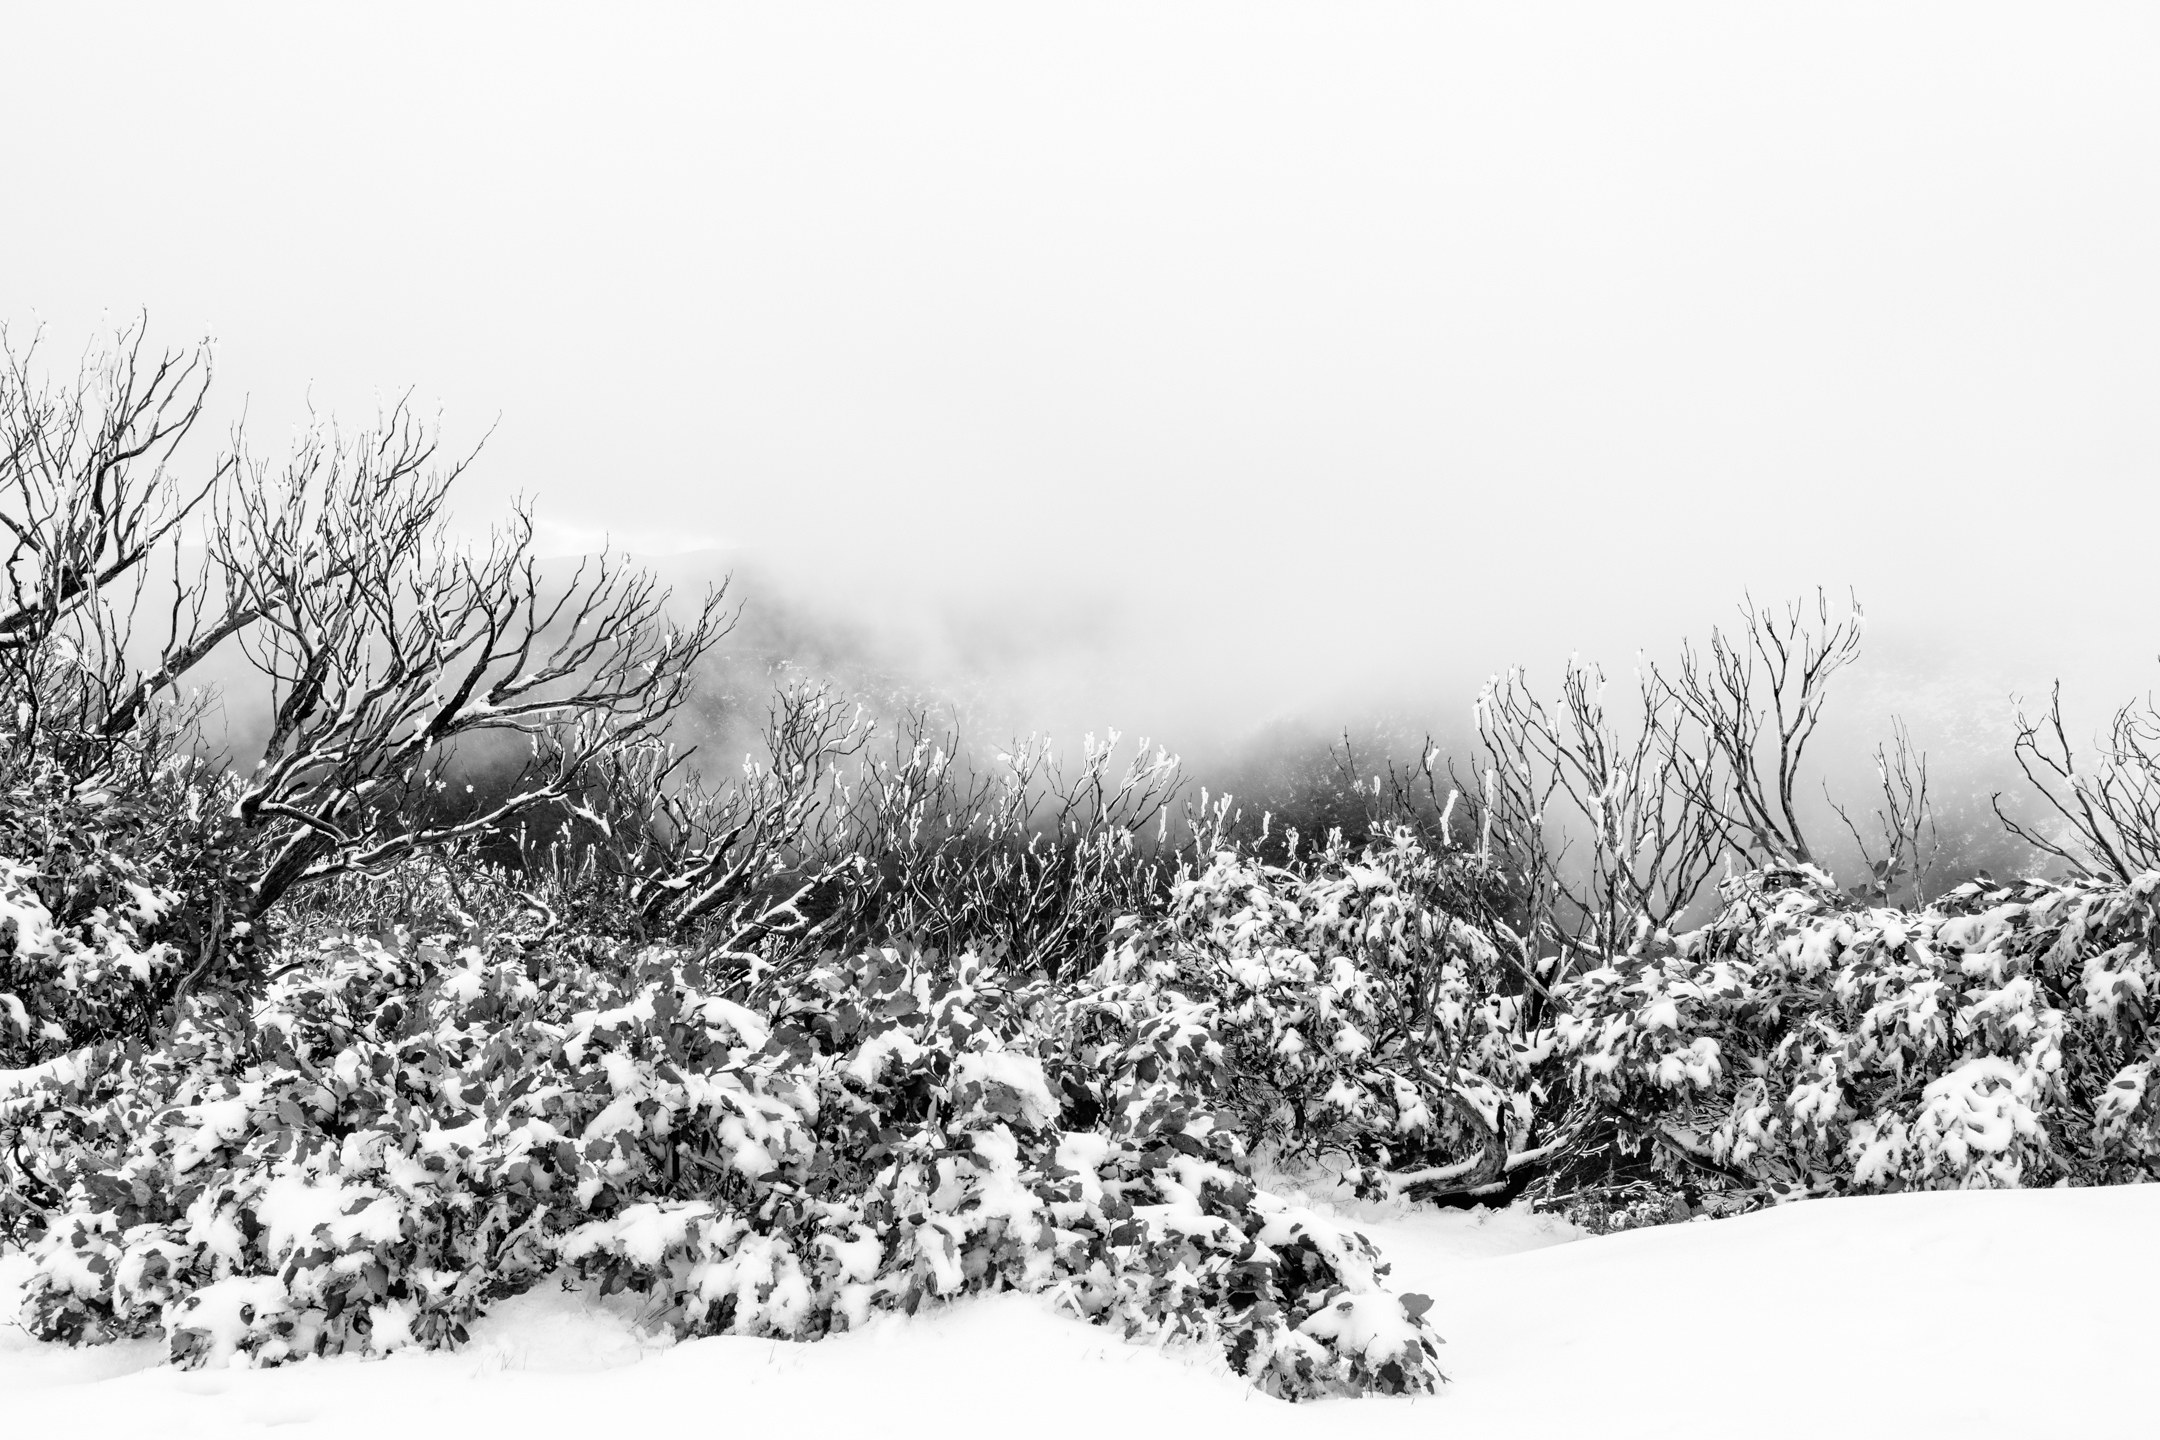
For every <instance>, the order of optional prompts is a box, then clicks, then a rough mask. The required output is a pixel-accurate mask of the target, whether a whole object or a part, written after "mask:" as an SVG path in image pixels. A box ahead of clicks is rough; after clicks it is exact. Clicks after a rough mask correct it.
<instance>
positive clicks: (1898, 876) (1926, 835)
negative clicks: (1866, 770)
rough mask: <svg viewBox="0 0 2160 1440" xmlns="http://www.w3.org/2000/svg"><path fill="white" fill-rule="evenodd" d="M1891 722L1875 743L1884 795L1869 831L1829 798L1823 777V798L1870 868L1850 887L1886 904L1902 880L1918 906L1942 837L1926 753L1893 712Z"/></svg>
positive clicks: (1856, 893) (1858, 895) (1865, 897)
mask: <svg viewBox="0 0 2160 1440" xmlns="http://www.w3.org/2000/svg"><path fill="white" fill-rule="evenodd" d="M1890 726H1891V739H1890V743H1889V744H1887V745H1878V746H1876V747H1875V776H1876V781H1877V784H1878V786H1879V787H1880V794H1881V797H1882V801H1881V803H1880V804H1879V805H1877V806H1876V808H1875V814H1874V816H1873V820H1874V824H1873V826H1872V827H1871V829H1872V835H1871V834H1870V833H1868V829H1867V828H1864V827H1863V826H1862V825H1861V823H1860V822H1859V821H1856V820H1855V819H1854V818H1853V816H1852V814H1851V812H1850V811H1848V810H1847V809H1846V808H1845V806H1843V805H1841V804H1839V803H1838V802H1837V801H1836V800H1834V799H1831V797H1830V787H1829V785H1828V784H1827V783H1826V784H1825V785H1824V786H1823V798H1824V799H1826V800H1829V801H1830V806H1831V808H1832V809H1833V810H1835V811H1836V812H1837V817H1838V819H1839V820H1840V821H1842V822H1843V823H1844V826H1845V829H1846V832H1847V833H1848V834H1850V835H1851V836H1852V839H1853V844H1854V845H1855V846H1857V847H1858V848H1859V851H1860V863H1861V864H1863V865H1865V866H1866V867H1867V870H1868V877H1869V878H1868V879H1866V880H1863V881H1862V882H1861V883H1860V884H1858V885H1855V886H1852V887H1850V893H1851V894H1853V895H1854V896H1855V897H1856V898H1858V899H1862V900H1869V901H1873V902H1874V903H1876V904H1878V905H1887V904H1889V903H1890V900H1891V897H1892V896H1894V895H1895V894H1896V893H1897V891H1898V889H1899V888H1900V887H1901V886H1905V885H1909V886H1910V887H1911V895H1912V902H1913V904H1914V905H1915V906H1916V907H1917V906H1919V905H1921V904H1923V903H1925V901H1926V899H1927V891H1926V885H1927V878H1928V872H1929V870H1930V868H1931V867H1932V866H1933V864H1934V861H1935V856H1936V853H1937V851H1938V850H1939V849H1940V848H1941V837H1940V834H1939V832H1938V830H1937V827H1936V824H1935V812H1934V808H1933V807H1932V806H1931V805H1930V803H1929V801H1928V767H1927V755H1926V753H1925V752H1924V751H1922V750H1920V749H1919V748H1918V747H1916V746H1915V745H1914V744H1913V740H1912V732H1911V731H1910V730H1908V729H1906V728H1905V722H1904V721H1902V720H1898V719H1895V718H1893V719H1892V720H1891V722H1890Z"/></svg>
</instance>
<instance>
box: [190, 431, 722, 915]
mask: <svg viewBox="0 0 2160 1440" xmlns="http://www.w3.org/2000/svg"><path fill="white" fill-rule="evenodd" d="M462 470H463V465H462V464H461V463H460V464H447V465H443V464H438V463H437V456H436V442H435V439H434V435H433V432H432V431H431V430H430V429H429V428H428V427H426V426H424V425H421V424H420V423H419V422H417V421H416V420H415V419H414V417H413V416H412V415H411V413H410V412H409V411H408V410H406V409H405V408H403V407H402V406H401V407H399V408H398V409H396V410H394V411H393V412H392V413H391V414H390V415H389V417H388V418H387V420H386V422H385V423H384V424H383V426H382V427H381V428H380V429H378V430H376V431H373V432H370V433H368V434H364V435H362V436H360V437H358V438H357V439H356V440H355V441H354V442H353V443H350V444H347V443H343V442H342V441H341V440H340V438H339V437H338V436H337V434H336V432H335V431H324V432H318V433H316V434H314V435H312V436H310V437H309V438H308V439H306V440H305V441H303V442H302V444H301V445H300V446H299V448H298V450H297V451H296V453H295V454H294V455H293V457H292V458H291V459H290V460H289V461H288V462H287V463H286V464H285V465H284V466H283V467H282V470H281V471H280V472H279V473H277V474H275V475H272V474H269V473H267V472H265V471H262V470H258V471H257V473H256V474H255V476H254V477H253V478H254V480H255V482H256V483H253V484H247V485H242V486H239V487H236V488H235V489H234V490H233V491H232V492H231V496H230V500H229V502H228V503H227V504H226V505H225V506H224V507H223V508H221V509H220V510H219V511H218V512H217V514H216V516H215V519H214V522H213V525H212V533H211V550H212V554H213V555H214V557H215V559H216V561H217V563H218V566H219V569H220V571H221V573H222V575H223V577H224V579H225V583H226V585H227V587H228V590H229V594H230V599H229V601H228V605H229V609H230V611H231V612H232V613H234V614H237V615H245V616H247V617H249V623H248V624H247V625H246V626H244V627H243V628H242V629H241V630H240V631H239V632H238V635H239V642H240V644H241V647H242V649H243V650H244V651H245V653H246V654H247V656H248V658H249V659H250V660H251V661H252V662H253V663H254V664H255V666H256V667H257V668H258V669H260V670H261V671H262V673H263V674H264V675H266V676H267V677H269V679H270V682H271V686H272V725H271V731H270V737H269V740H268V742H267V743H266V745H265V747H264V752H263V756H262V759H261V761H260V763H259V764H258V765H257V766H256V768H255V771H254V772H253V774H251V775H249V776H248V777H246V779H245V781H244V783H243V785H242V788H241V791H240V794H239V797H238V799H237V800H236V801H235V803H234V806H233V817H234V819H235V820H236V821H238V822H239V824H240V825H241V826H242V827H243V828H244V829H245V830H246V831H248V832H250V833H251V834H253V835H256V836H258V837H260V849H261V859H260V860H259V861H258V863H257V864H256V865H255V867H254V871H253V876H252V883H251V889H250V895H249V902H248V903H249V909H250V913H255V914H259V913H261V912H262V911H263V910H264V909H266V908H268V907H269V906H270V905H272V904H275V903H276V901H277V900H278V899H279V897H281V896H282V895H283V894H284V893H285V892H286V891H288V890H290V889H291V888H292V887H293V886H295V885H298V884H304V883H307V882H310V881H314V880H319V879H322V878H325V877H327V876H330V875H335V874H340V873H343V872H345V871H348V870H369V869H375V868H378V867H381V866H383V865H387V864H389V863H391V862H392V861H395V860H397V859H399V858H400V857H402V856H404V855H406V854H409V853H410V852H411V851H413V850H414V849H416V848H419V847H422V846H430V845H440V844H444V843H446V842H449V841H453V840H458V839H463V838H467V837H471V836H476V835H481V834H486V833H490V832H498V831H501V830H503V829H505V828H507V827H508V826H510V825H511V824H512V823H513V822H514V821H515V820H516V819H517V818H518V817H520V816H522V815H525V814H528V813H530V812H532V811H534V810H535V809H537V808H539V807H541V806H543V805H548V804H551V803H555V802H559V801H561V800H564V799H566V798H567V797H568V796H569V795H571V794H572V793H573V791H574V790H575V789H576V787H577V785H578V783H579V777H580V776H581V775H582V774H584V773H585V772H586V771H587V769H588V768H589V767H591V766H593V765H594V764H595V763H597V762H599V761H600V760H602V759H603V758H604V757H606V756H608V755H611V754H614V753H616V752H619V751H622V750H624V749H626V748H628V747H631V746H634V745H637V744H639V743H641V742H643V741H645V740H647V739H649V738H651V737H652V736H654V735H655V734H656V733H657V732H658V730H659V728H660V727H661V726H662V725H663V724H664V723H665V721H666V720H667V718H668V716H669V715H670V714H671V713H673V711H674V710H675V709H676V708H677V706H679V705H680V704H681V702H682V700H683V698H684V696H685V694H686V692H687V689H688V686H689V681H690V674H691V668H692V666H693V665H694V663H695V662H696V660H697V659H698V657H700V656H701V655H703V654H704V653H705V652H706V651H707V650H708V649H710V648H711V646H712V645H713V644H714V642H715V641H717V640H718V638H719V637H720V636H721V635H722V634H723V633H724V631H725V628H726V624H727V619H726V616H725V614H724V612H723V609H722V604H723V593H724V592H721V591H715V592H714V593H712V594H709V595H708V596H706V598H705V600H704V601H703V603H702V604H701V605H700V606H699V607H698V609H697V611H696V613H695V614H694V615H693V616H692V617H690V619H689V620H688V622H687V623H686V624H683V625H681V626H676V625H673V624H671V623H670V621H669V617H668V615H667V613H666V600H667V596H666V595H665V594H664V593H663V592H661V591H659V590H658V589H657V588H656V587H655V585H654V583H653V581H652V579H651V577H650V576H649V575H647V574H645V573H643V572H641V571H637V570H633V569H631V568H630V567H628V566H627V565H626V564H624V563H623V562H621V561H620V560H618V559H615V558H613V557H610V556H607V555H602V556H601V557H599V558H598V559H597V560H591V561H584V562H580V563H579V564H578V566H577V567H576V570H575V572H574V573H573V574H572V575H570V576H569V577H568V579H567V580H566V581H563V582H561V583H557V584H551V583H549V582H548V581H546V580H545V578H544V577H543V576H542V574H541V570H540V566H539V563H538V561H537V560H536V559H535V558H534V557H533V554H532V525H531V521H530V518H529V517H528V516H527V515H526V514H525V513H524V512H523V511H522V510H518V511H514V512H513V513H512V515H511V517H510V519H509V521H508V523H507V524H506V525H505V526H503V527H502V528H500V529H498V530H496V531H495V532H494V533H493V534H492V535H491V536H490V537H489V538H488V539H487V540H486V541H485V542H483V543H480V544H476V545H468V544H460V543H458V542H456V541H454V540H453V539H452V538H451V537H450V536H449V534H448V533H447V530H446V528H445V524H444V515H443V505H444V502H445V500H446V499H447V497H448V495H449V491H450V488H451V486H452V484H453V483H454V482H455V481H456V479H457V478H458V476H459V474H460V473H461V472H462ZM504 733H509V734H514V735H519V736H524V737H526V738H528V739H529V740H531V741H533V742H535V743H534V744H533V747H532V749H533V754H534V762H535V763H534V764H532V765H531V766H529V767H527V770H526V772H525V774H524V775H522V776H521V777H520V780H519V782H518V783H517V784H515V785H514V786H513V787H512V788H511V792H510V793H509V794H508V795H507V796H505V797H503V798H502V799H500V800H499V801H497V803H495V804H494V805H492V806H490V807H489V808H487V809H486V810H484V811H482V812H481V813H478V814H471V815H465V816H462V817H459V818H456V819H452V820H445V821H441V822H435V823H430V822H427V821H424V820H422V819H420V818H419V817H421V816H422V815H423V814H424V813H426V811H427V808H428V807H426V806H425V804H424V803H423V802H424V800H425V797H427V796H428V795H429V794H431V793H432V792H434V791H436V790H439V789H441V788H442V787H443V786H444V785H445V784H447V783H448V781H447V778H446V777H447V773H448V771H449V768H450V764H451V761H452V759H453V757H454V756H455V754H456V751H457V747H458V746H459V745H460V744H461V743H467V742H470V741H472V740H475V739H478V738H480V737H483V736H488V735H499V734H504ZM543 739H544V740H545V741H546V742H547V743H546V744H545V745H542V744H539V743H537V742H539V741H542V740H543Z"/></svg>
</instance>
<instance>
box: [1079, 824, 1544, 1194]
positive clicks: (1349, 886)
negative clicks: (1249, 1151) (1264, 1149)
mask: <svg viewBox="0 0 2160 1440" xmlns="http://www.w3.org/2000/svg"><path fill="white" fill-rule="evenodd" d="M1471 883H1474V877H1471V876H1468V875H1467V874H1466V873H1465V872H1464V862H1463V860H1462V858H1461V857H1460V856H1459V855H1454V854H1435V853H1433V852H1431V851H1429V850H1426V849H1425V848H1423V847H1422V846H1421V845H1420V844H1419V843H1418V842H1417V841H1416V840H1415V839H1414V838H1413V837H1412V836H1411V835H1410V834H1409V833H1408V832H1407V831H1402V830H1397V831H1394V832H1392V833H1386V834H1382V835H1379V836H1377V837H1376V838H1375V842H1374V843H1372V844H1371V845H1369V846H1367V847H1365V848H1364V849H1363V850H1362V851H1358V850H1353V849H1352V848H1351V847H1349V846H1348V845H1346V844H1345V843H1343V842H1342V840H1341V839H1340V837H1336V838H1335V839H1334V840H1333V841H1332V842H1331V843H1330V844H1329V845H1328V846H1326V847H1324V848H1323V849H1322V850H1320V851H1319V852H1317V853H1316V854H1314V855H1312V856H1310V857H1309V858H1307V859H1306V860H1305V861H1303V862H1301V863H1298V864H1297V865H1295V867H1294V868H1286V867H1280V866H1270V865H1264V864H1261V863H1259V862H1258V861H1257V860H1255V859H1254V858H1252V857H1251V856H1250V855H1248V854H1244V853H1239V852H1237V851H1232V850H1225V851H1222V852H1220V853H1218V854H1216V855H1215V856H1214V857H1213V858H1212V862H1211V863H1210V864H1208V865H1207V867H1206V868H1205V869H1203V870H1201V871H1200V872H1199V873H1198V874H1193V875H1187V876H1186V877H1184V878H1182V879H1180V880H1179V882H1178V883H1177V884H1176V885H1175V886H1174V887H1173V889H1172V893H1171V897H1170V900H1169V902H1168V905H1167V907H1166V909H1165V912H1164V913H1163V914H1162V915H1161V916H1160V917H1159V918H1154V919H1151V920H1149V921H1146V922H1143V923H1136V924H1134V925H1131V926H1129V927H1128V928H1127V929H1126V930H1125V931H1124V932H1123V933H1122V934H1121V936H1120V939H1119V943H1118V945H1117V946H1116V948H1115V949H1114V951H1113V953H1112V955H1111V957H1110V959H1109V960H1108V962H1106V965H1105V967H1104V968H1103V970H1102V971H1100V972H1098V976H1097V981H1098V988H1096V989H1095V990H1093V991H1092V992H1090V993H1088V994H1086V995H1085V996H1083V997H1081V998H1080V999H1078V1000H1076V1001H1075V1002H1074V1003H1075V1004H1076V1005H1077V1006H1078V1007H1080V1008H1081V1009H1082V1010H1088V1009H1091V1008H1093V1009H1096V1010H1099V1011H1100V1013H1103V1014H1109V1015H1115V1016H1116V1017H1117V1018H1118V1019H1119V1021H1120V1022H1121V1023H1122V1024H1123V1025H1124V1026H1126V1027H1127V1028H1128V1029H1131V1030H1134V1031H1135V1032H1136V1033H1137V1034H1138V1035H1139V1036H1140V1037H1141V1038H1142V1040H1143V1041H1144V1044H1142V1045H1141V1046H1139V1047H1136V1048H1131V1049H1128V1050H1127V1051H1126V1052H1124V1053H1125V1057H1126V1062H1127V1063H1132V1057H1134V1056H1142V1057H1145V1058H1144V1060H1143V1061H1142V1062H1141V1063H1144V1064H1146V1065H1148V1066H1151V1067H1153V1068H1154V1069H1156V1070H1159V1071H1161V1072H1163V1073H1169V1074H1174V1075H1177V1076H1178V1077H1179V1082H1180V1083H1181V1084H1182V1085H1185V1086H1187V1087H1188V1088H1191V1089H1193V1090H1196V1091H1198V1092H1199V1093H1202V1094H1206V1095H1208V1096H1210V1097H1212V1098H1213V1103H1215V1104H1217V1105H1218V1106H1219V1107H1220V1108H1221V1109H1222V1111H1223V1113H1224V1114H1225V1115H1226V1116H1227V1117H1229V1118H1230V1119H1231V1120H1232V1122H1233V1123H1234V1124H1235V1125H1236V1126H1237V1128H1238V1131H1239V1134H1240V1135H1241V1137H1242V1138H1243V1139H1244V1140H1245V1141H1246V1143H1247V1144H1248V1145H1252V1146H1260V1145H1266V1146H1269V1147H1271V1148H1276V1149H1279V1150H1281V1151H1282V1152H1283V1153H1284V1154H1285V1155H1286V1156H1287V1157H1319V1156H1332V1157H1337V1158H1339V1159H1341V1160H1343V1161H1346V1162H1347V1163H1348V1165H1349V1167H1350V1169H1351V1173H1352V1178H1353V1180H1354V1181H1355V1182H1356V1183H1359V1184H1361V1185H1363V1186H1365V1187H1367V1188H1369V1189H1384V1188H1388V1187H1391V1186H1395V1185H1400V1184H1405V1183H1418V1182H1419V1181H1425V1182H1428V1183H1430V1184H1431V1185H1433V1186H1435V1187H1436V1188H1457V1189H1469V1188H1477V1187H1479V1186H1482V1185H1486V1184H1490V1183H1493V1182H1495V1181H1496V1180H1497V1178H1498V1176H1499V1174H1500V1172H1501V1167H1502V1165H1503V1164H1504V1162H1505V1160H1506V1157H1507V1156H1508V1155H1509V1154H1510V1153H1511V1152H1519V1151H1520V1149H1521V1148H1522V1145H1523V1142H1524V1141H1525V1140H1526V1139H1527V1138H1528V1137H1529V1136H1530V1134H1531V1132H1532V1129H1533V1127H1534V1126H1535V1125H1536V1124H1538V1123H1539V1121H1540V1119H1541V1116H1542V1102H1543V1100H1544V1098H1545V1087H1544V1085H1543V1083H1542V1082H1541V1081H1540V1079H1539V1078H1538V1077H1537V1075H1536V1074H1535V1073H1534V1072H1535V1070H1536V1067H1537V1066H1538V1065H1539V1063H1540V1062H1541V1061H1542V1060H1543V1058H1544V1048H1543V1043H1542V1042H1540V1041H1539V1040H1537V1039H1536V1038H1535V1037H1534V1036H1532V1035H1531V1033H1530V1032H1529V1028H1528V1025H1527V1017H1526V1015H1525V1009H1524V1007H1525V1001H1526V998H1527V993H1526V988H1525V985H1524V982H1523V981H1522V980H1521V979H1520V978H1519V977H1518V976H1517V975H1516V974H1515V973H1514V972H1513V971H1512V970H1511V969H1510V968H1509V967H1508V966H1507V964H1506V963H1505V961H1504V960H1503V958H1502V954H1501V952H1500V950H1499V949H1498V948H1497V947H1496V946H1495V945H1494V944H1493V943H1492V942H1491V941H1490V940H1489V939H1488V938H1487V937H1486V935H1485V934H1484V933H1482V932H1481V931H1480V930H1479V929H1477V928H1476V927H1474V926H1473V925H1471V924H1469V923H1467V922H1466V921H1465V920H1464V919H1463V918H1462V915H1463V913H1464V911H1465V910H1466V909H1467V908H1468V907H1467V906H1466V905H1464V904H1463V903H1462V902H1463V899H1464V891H1465V888H1466V886H1468V885H1469V884H1471ZM1089 1075H1095V1076H1099V1077H1101V1078H1100V1079H1098V1080H1094V1081H1090V1080H1089V1079H1088V1078H1087V1077H1088V1076H1089ZM1124 1082H1125V1077H1124V1076H1123V1075H1122V1074H1121V1073H1120V1072H1118V1071H1117V1070H1115V1069H1113V1068H1110V1067H1107V1066H1105V1065H1104V1064H1103V1063H1102V1061H1101V1060H1099V1059H1097V1058H1095V1057H1092V1056H1090V1057H1088V1061H1087V1063H1086V1064H1084V1065H1083V1066H1082V1067H1081V1070H1080V1071H1079V1072H1077V1073H1076V1075H1075V1076H1074V1077H1073V1083H1075V1084H1077V1085H1079V1086H1081V1087H1083V1088H1085V1087H1087V1086H1089V1085H1091V1084H1093V1085H1102V1084H1115V1083H1124Z"/></svg>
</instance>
